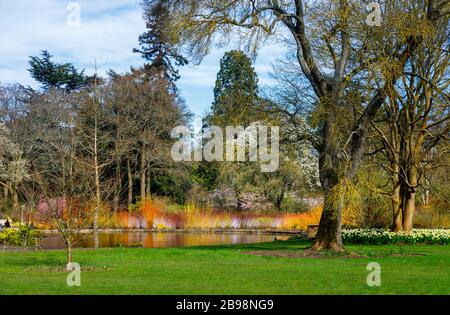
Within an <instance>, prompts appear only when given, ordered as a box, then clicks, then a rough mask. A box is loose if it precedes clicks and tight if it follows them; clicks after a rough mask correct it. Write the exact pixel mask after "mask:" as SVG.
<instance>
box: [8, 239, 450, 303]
mask: <svg viewBox="0 0 450 315" xmlns="http://www.w3.org/2000/svg"><path fill="white" fill-rule="evenodd" d="M307 245H308V244H307V243H306V242H304V241H278V242H273V243H263V244H250V245H221V246H207V247H184V248H161V249H145V248H109V249H98V250H77V251H75V253H74V260H75V261H76V262H79V263H80V264H81V266H82V268H83V266H85V267H88V268H87V269H88V271H85V272H82V274H81V287H68V286H67V285H66V277H67V273H65V272H61V271H57V270H58V269H59V268H57V267H58V266H61V265H64V263H65V252H64V251H42V252H28V253H0V294H449V293H450V250H449V249H450V248H449V247H448V246H439V245H434V246H430V245H407V246H395V245H379V246H375V245H348V246H347V247H346V248H347V249H348V250H349V251H356V252H357V253H359V254H361V255H362V256H364V257H363V258H346V257H345V256H344V257H342V256H333V255H328V256H327V258H288V257H272V256H256V255H249V254H245V253H246V252H249V251H268V250H276V251H285V250H286V251H299V250H302V249H303V248H305V246H307ZM392 254H394V255H392ZM406 254H409V255H406ZM410 254H420V255H415V256H412V255H410ZM373 261H376V262H378V263H379V264H380V265H381V286H380V287H368V286H367V284H366V277H367V275H368V273H369V271H367V270H366V266H367V264H368V263H369V262H373ZM55 270H56V271H55Z"/></svg>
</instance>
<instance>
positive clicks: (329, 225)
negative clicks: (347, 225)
mask: <svg viewBox="0 0 450 315" xmlns="http://www.w3.org/2000/svg"><path fill="white" fill-rule="evenodd" d="M335 119H336V116H335V115H333V114H328V115H327V121H326V124H325V126H324V129H323V131H324V133H323V139H324V140H323V141H324V144H323V149H322V152H320V156H319V175H320V182H321V185H322V190H323V192H324V196H325V200H324V206H323V211H322V215H321V217H320V223H319V229H318V231H317V236H316V241H315V242H314V244H313V246H312V248H313V249H316V250H320V249H331V250H334V251H340V250H342V237H341V225H342V208H343V199H342V198H343V196H341V194H340V193H339V192H337V191H336V188H338V187H337V186H338V185H339V184H340V180H339V179H340V178H343V177H342V175H343V174H341V173H340V172H341V170H342V167H341V166H342V165H341V162H340V160H339V157H338V154H337V152H338V151H337V148H336V146H337V145H338V141H337V139H336V132H335ZM344 184H345V183H344ZM337 190H339V189H337Z"/></svg>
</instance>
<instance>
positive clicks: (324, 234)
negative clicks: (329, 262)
mask: <svg viewBox="0 0 450 315" xmlns="http://www.w3.org/2000/svg"><path fill="white" fill-rule="evenodd" d="M341 220H342V200H335V196H333V195H332V194H331V193H329V194H326V195H325V202H324V207H323V211H322V216H321V218H320V224H319V230H318V231H317V236H316V241H315V242H314V244H313V246H312V248H313V249H316V250H320V249H331V250H334V251H341V250H342V236H341V226H342V222H341Z"/></svg>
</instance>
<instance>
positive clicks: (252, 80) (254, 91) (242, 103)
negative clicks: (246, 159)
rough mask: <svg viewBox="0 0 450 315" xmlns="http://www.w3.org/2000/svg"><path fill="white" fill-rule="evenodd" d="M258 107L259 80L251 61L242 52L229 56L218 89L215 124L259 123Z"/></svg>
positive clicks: (215, 101) (222, 62)
mask: <svg viewBox="0 0 450 315" xmlns="http://www.w3.org/2000/svg"><path fill="white" fill-rule="evenodd" d="M257 106H258V78H257V75H256V72H255V69H254V68H253V66H252V62H251V60H250V59H249V58H248V57H247V55H245V54H244V53H243V52H242V51H239V50H232V51H229V52H227V53H225V55H224V56H223V58H222V60H221V61H220V71H219V73H218V74H217V80H216V86H215V88H214V101H213V104H212V107H211V119H212V121H211V122H213V123H215V124H218V125H227V124H234V125H243V126H248V125H249V124H250V123H252V122H253V121H255V120H257V117H256V115H257Z"/></svg>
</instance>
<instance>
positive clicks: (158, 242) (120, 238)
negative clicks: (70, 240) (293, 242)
mask: <svg viewBox="0 0 450 315" xmlns="http://www.w3.org/2000/svg"><path fill="white" fill-rule="evenodd" d="M288 238H289V235H280V234H277V235H274V234H264V233H252V232H224V233H209V232H144V231H140V232H112V233H99V241H100V247H116V246H120V245H122V246H129V245H132V244H137V243H140V244H142V246H143V247H145V248H160V247H181V246H202V245H220V244H251V243H263V242H273V241H275V240H287V239H288ZM93 246H94V240H93V236H92V235H91V236H88V237H87V238H85V239H84V240H83V241H82V242H81V243H80V244H79V246H78V247H85V248H90V247H93ZM41 248H42V249H64V248H65V247H64V242H63V240H62V239H61V237H60V236H59V235H57V234H51V235H48V236H47V237H46V238H44V239H43V240H42V241H41Z"/></svg>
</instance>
